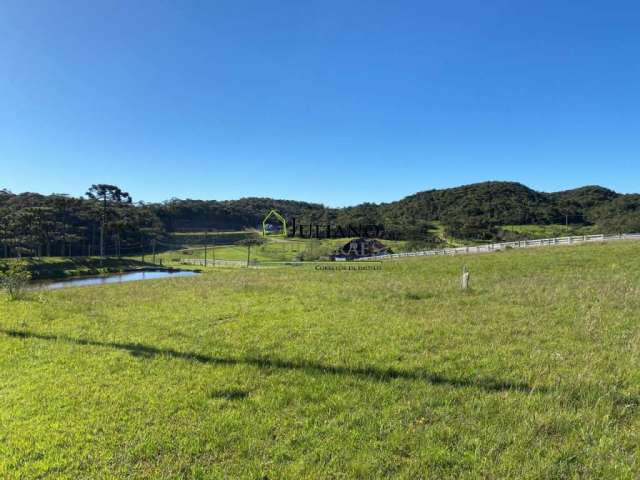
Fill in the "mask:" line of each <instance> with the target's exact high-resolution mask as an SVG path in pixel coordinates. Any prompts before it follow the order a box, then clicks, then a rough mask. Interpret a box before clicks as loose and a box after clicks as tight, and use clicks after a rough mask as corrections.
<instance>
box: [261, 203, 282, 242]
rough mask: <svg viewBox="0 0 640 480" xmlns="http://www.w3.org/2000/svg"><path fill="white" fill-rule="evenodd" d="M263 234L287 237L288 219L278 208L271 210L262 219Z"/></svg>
mask: <svg viewBox="0 0 640 480" xmlns="http://www.w3.org/2000/svg"><path fill="white" fill-rule="evenodd" d="M262 235H263V236H265V237H267V236H271V237H286V236H287V221H286V220H285V218H284V217H283V216H282V215H280V214H279V213H278V212H277V211H276V210H271V211H270V212H269V213H268V214H267V216H266V217H264V220H262Z"/></svg>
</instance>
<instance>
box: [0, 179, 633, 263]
mask: <svg viewBox="0 0 640 480" xmlns="http://www.w3.org/2000/svg"><path fill="white" fill-rule="evenodd" d="M94 187H95V186H94ZM102 187H109V188H108V189H107V191H106V194H105V195H106V196H105V197H104V199H106V200H105V202H103V197H99V195H98V197H99V198H98V197H96V196H95V195H94V197H91V196H87V197H83V198H72V197H69V196H66V195H61V194H53V195H41V194H37V193H22V194H14V193H11V192H9V191H7V190H0V244H1V245H3V246H5V247H6V246H7V245H9V246H12V247H13V248H16V249H17V248H23V247H24V248H25V249H26V250H31V251H33V250H34V249H36V248H38V249H42V248H45V247H43V245H46V248H47V249H51V248H53V249H54V251H64V249H65V248H67V247H69V248H71V249H73V248H80V249H84V250H83V251H86V252H88V251H89V250H90V247H93V250H91V251H92V252H95V245H96V237H97V236H98V232H99V231H100V229H101V227H102V224H103V222H104V225H105V235H107V236H108V242H110V244H111V245H116V247H113V248H117V249H118V251H120V249H121V248H125V249H126V248H135V244H136V242H137V243H138V244H139V243H145V242H147V243H148V242H149V241H151V239H153V238H159V237H162V236H163V235H165V234H166V233H168V232H172V231H184V230H192V231H202V230H240V229H244V228H257V227H259V225H260V222H261V220H262V218H263V217H264V215H265V214H266V213H267V212H268V211H269V210H271V209H276V210H278V211H279V212H280V213H281V214H283V215H284V216H286V217H289V218H291V217H296V220H297V222H298V223H302V222H304V223H310V222H312V223H335V224H340V225H346V224H352V225H358V224H364V223H373V224H383V225H384V227H385V229H386V230H393V231H395V232H397V233H399V238H404V239H411V240H416V239H417V240H421V239H422V240H424V239H426V240H428V239H429V235H428V233H427V232H428V231H429V230H430V229H432V228H433V225H434V223H436V222H437V224H439V225H440V226H441V227H443V228H444V233H445V234H446V235H447V236H451V237H456V238H461V239H479V240H491V239H496V238H504V236H505V232H508V229H505V228H503V227H505V226H507V225H549V224H565V223H567V224H569V225H577V226H579V225H592V226H594V228H595V229H596V230H598V229H599V230H601V231H606V232H630V231H640V195H638V194H629V195H621V194H618V193H616V192H614V191H612V190H609V189H607V188H604V187H600V186H586V187H582V188H577V189H574V190H566V191H562V192H554V193H545V192H537V191H535V190H532V189H530V188H528V187H526V186H525V185H522V184H519V183H514V182H483V183H476V184H472V185H465V186H461V187H456V188H447V189H440V190H428V191H424V192H419V193H416V194H414V195H410V196H408V197H406V198H403V199H402V200H398V201H395V202H390V203H382V204H373V203H365V204H361V205H357V206H353V207H346V208H329V207H325V206H324V205H321V204H315V203H307V202H299V201H291V200H275V199H271V198H253V197H248V198H242V199H240V200H226V201H214V200H180V199H172V200H169V201H166V202H163V203H156V204H143V203H135V202H133V201H132V197H134V198H133V200H135V193H133V194H132V196H129V195H128V194H127V193H126V192H122V191H121V190H120V189H117V187H114V186H109V185H106V186H104V185H103V186H102ZM114 189H115V190H114ZM118 192H120V193H119V194H118ZM103 193H105V192H103ZM116 194H117V195H116ZM120 194H124V197H119V196H118V195H120ZM114 195H115V196H114ZM123 199H124V200H126V201H123ZM74 246H75V247H74ZM10 248H11V247H10ZM58 249H60V250H58Z"/></svg>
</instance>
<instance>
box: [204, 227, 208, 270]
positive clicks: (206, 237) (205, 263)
mask: <svg viewBox="0 0 640 480" xmlns="http://www.w3.org/2000/svg"><path fill="white" fill-rule="evenodd" d="M208 233H209V232H207V231H205V232H204V266H205V267H206V266H207V242H208V240H209V236H208Z"/></svg>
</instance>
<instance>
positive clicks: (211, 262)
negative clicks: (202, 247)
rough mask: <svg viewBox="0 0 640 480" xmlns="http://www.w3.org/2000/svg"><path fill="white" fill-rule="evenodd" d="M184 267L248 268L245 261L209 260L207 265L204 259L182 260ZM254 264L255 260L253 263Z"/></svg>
mask: <svg viewBox="0 0 640 480" xmlns="http://www.w3.org/2000/svg"><path fill="white" fill-rule="evenodd" d="M180 263H182V264H183V265H200V266H201V267H205V266H207V267H246V266H247V262H246V261H243V260H218V259H216V260H213V259H208V260H207V261H206V264H205V260H204V258H185V259H182V260H180ZM251 264H253V260H252V261H251Z"/></svg>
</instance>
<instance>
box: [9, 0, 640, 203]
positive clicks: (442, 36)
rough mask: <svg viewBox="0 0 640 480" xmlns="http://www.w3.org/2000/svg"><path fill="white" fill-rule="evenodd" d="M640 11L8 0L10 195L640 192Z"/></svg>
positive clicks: (574, 5)
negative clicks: (104, 187)
mask: <svg viewBox="0 0 640 480" xmlns="http://www.w3.org/2000/svg"><path fill="white" fill-rule="evenodd" d="M638 25H640V4H639V3H638V2H632V1H629V2H616V1H600V2H595V1H589V0H587V1H558V0H554V1H546V0H538V1H513V0H511V1H486V2H485V1H458V2H428V1H415V2H413V1H393V2H391V1H388V2H377V1H371V0H367V1H361V2H357V1H346V0H340V1H330V0H323V1H317V2H316V1H242V0H233V1H202V2H187V1H174V2H166V1H160V0H155V1H148V2H145V1H142V2H141V1H127V2H124V1H122V2H118V1H108V2H107V1H105V2H101V1H91V2H86V1H76V0H67V1H64V2H59V1H56V2H53V1H46V0H38V1H35V0H3V1H2V2H0V32H1V33H2V35H1V41H0V187H5V188H9V189H10V190H12V191H15V192H21V191H27V190H28V191H38V192H42V193H51V192H67V193H71V194H74V195H80V194H82V193H84V191H85V190H86V188H87V187H88V186H89V185H90V184H92V183H115V184H117V185H119V186H121V187H122V188H124V189H126V190H128V191H130V192H131V193H132V195H133V197H134V199H135V200H145V201H159V200H164V199H168V198H171V197H179V198H202V199H232V198H240V197H243V196H271V197H276V198H288V199H297V200H307V201H315V202H321V203H325V204H327V205H331V206H342V205H353V204H357V203H360V202H364V201H372V202H381V201H391V200H396V199H400V198H402V197H404V196H406V195H408V194H411V193H414V192H416V191H421V190H427V189H431V188H441V187H447V186H456V185H460V184H466V183H472V182H476V181H483V180H514V181H520V182H522V183H525V184H527V185H529V186H531V187H533V188H536V189H539V190H544V191H553V190H559V189H565V188H573V187H577V186H581V185H585V184H601V185H604V186H608V187H610V188H613V189H615V190H618V191H621V192H636V191H640V188H639V182H640V165H639V163H640V28H638Z"/></svg>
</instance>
